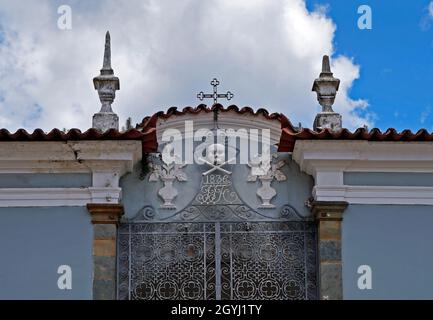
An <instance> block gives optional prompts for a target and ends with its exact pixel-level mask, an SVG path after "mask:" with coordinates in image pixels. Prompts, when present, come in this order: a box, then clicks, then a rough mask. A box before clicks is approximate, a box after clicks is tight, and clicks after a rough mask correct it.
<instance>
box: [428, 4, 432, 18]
mask: <svg viewBox="0 0 433 320" xmlns="http://www.w3.org/2000/svg"><path fill="white" fill-rule="evenodd" d="M428 14H429V15H430V16H431V17H433V1H431V2H430V3H429V5H428Z"/></svg>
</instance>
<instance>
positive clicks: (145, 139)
mask: <svg viewBox="0 0 433 320" xmlns="http://www.w3.org/2000/svg"><path fill="white" fill-rule="evenodd" d="M74 140H77V141H83V140H140V141H142V145H143V152H154V151H156V149H157V142H156V130H155V129H149V130H147V131H146V132H142V131H140V130H136V129H131V130H128V131H125V132H119V131H118V130H115V129H110V130H107V131H105V132H100V131H98V130H96V129H89V130H87V131H85V132H81V131H80V130H79V129H71V130H69V131H68V132H63V131H61V130H59V129H53V130H51V131H50V132H48V133H46V132H44V131H43V130H41V129H36V130H35V131H33V133H29V132H27V131H26V130H24V129H18V130H17V131H16V132H15V133H10V132H9V131H8V130H6V129H0V141H74Z"/></svg>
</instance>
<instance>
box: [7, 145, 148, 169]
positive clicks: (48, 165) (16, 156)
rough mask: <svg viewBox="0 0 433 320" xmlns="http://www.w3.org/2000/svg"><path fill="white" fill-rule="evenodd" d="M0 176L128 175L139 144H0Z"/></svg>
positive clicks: (139, 146) (137, 156) (139, 153)
mask: <svg viewBox="0 0 433 320" xmlns="http://www.w3.org/2000/svg"><path fill="white" fill-rule="evenodd" d="M0 150H1V153H0V173H14V172H17V173H18V172H19V173H35V172H38V173H54V172H93V171H107V170H108V171H115V172H117V173H118V174H119V175H123V174H124V173H126V172H130V171H132V169H133V166H134V164H135V163H137V162H138V161H140V160H141V154H142V150H141V142H140V141H97V140H95V141H68V142H51V141H50V142H47V141H41V142H39V141H34V142H14V141H11V142H0Z"/></svg>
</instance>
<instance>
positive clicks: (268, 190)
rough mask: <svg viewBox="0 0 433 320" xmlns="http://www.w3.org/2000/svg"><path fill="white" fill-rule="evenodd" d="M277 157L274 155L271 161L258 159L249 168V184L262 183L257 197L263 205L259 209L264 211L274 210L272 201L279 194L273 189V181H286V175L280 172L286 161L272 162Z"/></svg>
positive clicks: (251, 162) (249, 164)
mask: <svg viewBox="0 0 433 320" xmlns="http://www.w3.org/2000/svg"><path fill="white" fill-rule="evenodd" d="M276 157H277V155H276V154H273V155H272V157H271V159H269V161H268V160H266V158H261V157H256V158H255V159H253V160H252V161H250V163H248V166H249V167H250V168H251V173H250V174H249V175H248V177H247V181H248V182H255V181H257V179H259V180H260V182H261V187H260V188H258V189H257V195H258V196H259V197H260V199H261V201H262V203H261V205H260V206H259V208H262V209H273V208H275V205H273V204H272V203H271V200H272V199H273V198H274V197H275V196H276V194H277V192H276V191H275V189H274V188H272V187H271V183H272V181H273V180H274V179H275V180H277V181H285V180H286V179H287V177H286V175H285V174H284V173H283V172H282V171H281V170H280V169H281V168H282V167H283V166H284V165H285V162H284V160H280V161H278V162H277V163H273V162H272V158H276Z"/></svg>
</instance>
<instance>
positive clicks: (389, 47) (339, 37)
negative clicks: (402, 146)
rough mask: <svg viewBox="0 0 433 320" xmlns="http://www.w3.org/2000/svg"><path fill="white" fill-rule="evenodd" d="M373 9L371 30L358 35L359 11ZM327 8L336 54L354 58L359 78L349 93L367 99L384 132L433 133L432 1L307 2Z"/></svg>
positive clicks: (377, 123) (310, 4)
mask: <svg viewBox="0 0 433 320" xmlns="http://www.w3.org/2000/svg"><path fill="white" fill-rule="evenodd" d="M362 4H368V5H369V6H370V7H371V9H372V18H373V25H372V29H371V30H360V29H359V28H358V27H357V23H356V22H357V19H358V17H359V16H360V15H359V14H358V13H357V8H358V7H359V6H360V5H362ZM316 5H327V15H328V16H329V17H331V18H332V20H333V21H334V23H335V24H336V26H337V29H336V32H335V38H334V46H335V50H336V54H343V55H347V56H349V57H353V59H354V62H355V63H357V64H359V65H360V78H359V79H357V80H356V81H355V82H354V84H353V87H352V89H351V91H350V95H351V97H352V98H354V99H356V98H360V97H362V98H364V99H367V100H368V102H369V109H370V110H372V111H373V112H374V113H375V114H376V118H375V126H377V127H379V128H381V129H385V128H388V127H395V128H397V129H399V130H402V129H405V128H410V129H412V130H417V129H419V128H423V127H425V128H426V129H428V130H429V131H432V130H433V20H432V19H431V17H429V14H428V6H429V1H420V0H417V1H403V0H398V1H395V0H393V1H391V0H376V1H374V0H369V1H352V0H344V1H341V0H323V1H322V0H309V1H307V6H308V8H309V9H312V8H314V6H316Z"/></svg>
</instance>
